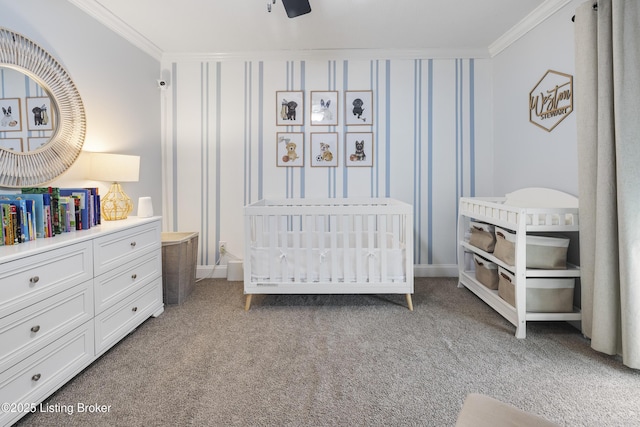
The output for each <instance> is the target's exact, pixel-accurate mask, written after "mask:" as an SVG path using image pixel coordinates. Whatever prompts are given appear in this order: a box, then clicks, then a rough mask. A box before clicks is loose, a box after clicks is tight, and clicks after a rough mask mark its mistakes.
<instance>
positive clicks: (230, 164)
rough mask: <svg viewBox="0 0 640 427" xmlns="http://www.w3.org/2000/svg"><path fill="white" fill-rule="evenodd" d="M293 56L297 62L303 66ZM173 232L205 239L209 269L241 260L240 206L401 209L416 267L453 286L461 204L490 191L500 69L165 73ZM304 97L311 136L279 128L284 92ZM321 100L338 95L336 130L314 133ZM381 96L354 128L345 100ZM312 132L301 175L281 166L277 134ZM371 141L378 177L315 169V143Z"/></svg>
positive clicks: (261, 67) (208, 68)
mask: <svg viewBox="0 0 640 427" xmlns="http://www.w3.org/2000/svg"><path fill="white" fill-rule="evenodd" d="M294 55H295V54H294ZM163 67H164V68H165V69H166V70H168V71H170V75H171V85H170V87H169V88H168V89H167V91H166V92H165V100H164V105H165V109H164V113H163V117H165V119H166V120H167V123H166V129H165V135H164V138H163V140H164V153H165V155H167V156H168V160H167V164H168V165H169V167H170V170H168V174H167V177H166V181H165V182H166V185H167V186H166V188H165V189H166V191H165V201H166V206H165V221H166V226H167V227H168V228H171V229H175V230H189V231H198V232H199V233H200V236H201V237H200V245H201V251H200V259H199V264H201V265H213V264H214V263H215V262H216V260H217V258H218V254H217V247H218V244H217V243H218V241H219V240H224V241H226V242H227V248H228V251H229V252H231V253H232V254H234V255H236V256H238V257H240V258H241V257H242V256H243V247H244V246H243V244H244V242H243V236H244V232H243V223H242V213H243V210H242V208H243V206H244V205H246V204H248V203H252V202H254V201H256V200H259V199H261V198H292V197H305V198H313V197H393V198H396V199H400V200H402V201H405V202H408V203H411V204H412V205H413V206H414V215H415V242H416V247H415V263H416V264H420V265H421V266H422V267H421V268H424V269H425V274H449V273H451V271H452V270H451V268H452V266H453V265H454V264H455V262H456V250H455V246H456V210H457V200H458V197H459V196H462V195H467V196H473V195H476V194H485V195H486V194H490V193H491V191H492V189H491V185H492V179H493V172H492V167H491V165H492V138H491V126H490V123H491V108H490V106H491V102H490V99H491V62H490V60H487V59H421V58H415V59H393V58H390V59H337V60H336V59H314V58H306V59H296V58H292V59H273V60H271V59H268V60H253V59H247V60H237V59H236V60H217V61H210V60H209V61H208V60H202V61H193V60H191V61H188V60H185V61H175V62H168V63H165V64H163ZM280 90H301V91H304V96H305V111H306V113H305V114H306V117H305V124H304V125H303V126H276V114H277V112H278V110H279V108H278V107H277V105H276V91H280ZM312 90H336V91H338V92H339V104H340V105H339V110H340V111H339V117H340V119H339V123H338V125H337V126H312V125H310V124H309V115H308V112H309V111H310V104H309V97H310V91H312ZM346 90H371V91H373V100H374V114H373V124H372V125H371V126H346V125H345V121H344V105H343V104H344V92H345V91H346ZM284 131H286V132H293V131H295V132H303V133H304V138H305V156H306V158H305V162H304V167H278V166H277V165H276V133H277V132H284ZM360 131H363V132H364V131H371V132H373V135H374V152H373V153H372V155H373V167H370V168H369V167H367V168H363V167H346V166H345V163H344V155H345V154H344V150H343V149H341V150H340V153H339V160H340V161H339V165H338V167H331V168H325V167H312V166H311V161H310V158H309V141H310V137H311V136H310V135H311V133H313V132H337V133H338V140H339V142H340V143H343V141H344V135H345V133H346V132H360Z"/></svg>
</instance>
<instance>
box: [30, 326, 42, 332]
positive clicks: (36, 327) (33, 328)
mask: <svg viewBox="0 0 640 427" xmlns="http://www.w3.org/2000/svg"><path fill="white" fill-rule="evenodd" d="M39 330H40V325H36V326H32V327H31V332H33V333H34V334H35V333H36V332H38V331H39Z"/></svg>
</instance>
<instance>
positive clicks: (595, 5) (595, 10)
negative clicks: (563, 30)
mask: <svg viewBox="0 0 640 427" xmlns="http://www.w3.org/2000/svg"><path fill="white" fill-rule="evenodd" d="M591 9H593V11H594V12H597V11H598V2H595V3H594V4H593V6H591ZM571 22H576V15H573V16H572V17H571Z"/></svg>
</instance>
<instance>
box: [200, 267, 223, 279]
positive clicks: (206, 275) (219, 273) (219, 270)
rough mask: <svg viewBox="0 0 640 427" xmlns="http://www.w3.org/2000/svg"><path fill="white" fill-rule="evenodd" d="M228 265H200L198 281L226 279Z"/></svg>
mask: <svg viewBox="0 0 640 427" xmlns="http://www.w3.org/2000/svg"><path fill="white" fill-rule="evenodd" d="M226 277H227V265H226V264H225V265H199V266H197V267H196V279H225V278H226Z"/></svg>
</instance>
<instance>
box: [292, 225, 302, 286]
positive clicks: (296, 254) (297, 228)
mask: <svg viewBox="0 0 640 427" xmlns="http://www.w3.org/2000/svg"><path fill="white" fill-rule="evenodd" d="M295 219H296V220H297V221H293V222H292V224H291V233H293V234H292V236H293V252H292V256H293V260H292V264H293V269H294V270H293V281H294V282H296V283H300V278H301V271H302V260H303V256H302V252H301V251H300V239H301V237H302V230H301V224H300V223H301V221H302V217H301V216H296V217H295Z"/></svg>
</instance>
